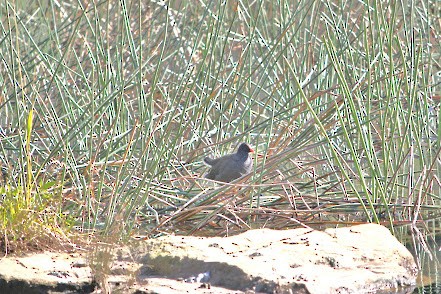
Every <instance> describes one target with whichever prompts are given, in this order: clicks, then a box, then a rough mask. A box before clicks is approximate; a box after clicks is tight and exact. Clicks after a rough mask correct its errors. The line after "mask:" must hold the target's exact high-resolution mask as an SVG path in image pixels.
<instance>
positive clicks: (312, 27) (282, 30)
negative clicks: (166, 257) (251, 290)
mask: <svg viewBox="0 0 441 294" xmlns="http://www.w3.org/2000/svg"><path fill="white" fill-rule="evenodd" d="M291 2H292V1H286V2H284V1H281V2H268V1H265V2H252V3H247V2H236V1H226V2H216V3H212V2H209V3H206V4H205V6H204V5H201V4H198V5H193V4H192V3H191V2H190V1H189V2H188V3H187V2H186V1H182V2H179V1H177V2H173V1H172V2H170V3H168V5H169V6H164V4H160V2H151V3H149V4H148V5H147V4H145V3H142V1H141V2H140V1H101V2H99V3H97V4H93V3H90V4H88V5H87V6H85V7H83V6H81V5H80V3H78V2H74V1H63V2H62V3H59V2H52V1H40V2H38V3H32V4H26V3H25V2H23V3H20V2H18V1H15V2H12V1H11V2H8V1H6V2H3V3H2V4H0V17H1V19H2V22H1V23H2V25H1V34H2V38H1V39H0V46H1V47H0V56H1V58H2V66H1V67H0V70H1V72H2V75H1V80H0V85H1V91H2V92H1V95H0V128H1V137H0V160H1V162H2V165H3V166H4V167H6V168H7V170H8V173H9V174H10V177H9V179H10V180H9V181H10V182H9V184H8V185H9V186H8V189H12V191H16V192H14V193H9V192H8V193H6V192H3V198H2V204H6V203H11V201H12V200H11V199H14V196H13V195H14V194H17V195H18V194H20V193H23V195H24V197H25V198H24V199H25V200H24V201H20V202H21V204H23V205H24V206H20V208H19V209H18V210H19V211H23V212H22V213H24V214H25V215H26V211H29V207H32V205H31V203H29V201H30V200H31V199H32V197H33V196H32V195H38V193H40V191H41V187H40V186H39V185H37V184H36V183H43V185H44V183H55V184H54V185H55V186H57V187H60V188H59V190H57V193H60V194H57V193H55V194H53V196H50V197H53V199H54V200H55V199H57V201H54V202H53V203H52V204H51V205H52V206H54V209H55V211H57V212H59V213H62V214H63V215H67V216H69V218H68V219H69V221H67V219H64V221H65V222H66V224H65V226H64V225H63V224H59V226H60V230H61V231H63V228H66V230H67V228H69V229H70V228H71V227H72V223H71V220H75V225H76V226H77V227H78V228H80V229H81V230H80V231H82V232H100V233H102V234H105V235H113V236H115V237H116V238H115V239H122V240H124V239H126V238H128V237H130V236H132V235H136V234H149V235H157V234H162V233H165V232H172V231H173V232H176V233H182V234H188V233H192V234H201V235H226V234H232V233H235V232H238V231H242V230H246V229H250V228H259V227H272V228H278V229H282V228H289V227H297V226H299V225H300V226H310V225H317V224H321V225H322V224H324V225H326V224H331V225H335V224H350V223H355V222H365V221H370V222H380V223H383V224H386V225H389V226H391V227H393V226H394V225H399V224H403V223H406V222H407V223H409V222H415V223H416V222H419V221H422V220H427V219H434V218H437V217H439V209H440V206H441V205H440V197H439V194H440V189H439V186H440V183H439V176H440V163H439V155H440V150H441V149H440V146H441V145H440V134H441V131H440V127H439V119H438V116H439V98H440V90H439V88H440V85H439V83H440V80H439V71H440V64H439V56H440V55H439V54H440V50H439V49H440V48H439V45H436V44H435V40H437V38H438V39H439V37H440V36H439V32H440V31H441V30H440V27H439V26H440V24H439V22H437V15H439V10H440V7H439V6H440V4H439V3H438V2H436V1H429V2H427V3H426V4H428V5H423V4H412V6H409V7H407V6H405V7H402V6H401V4H400V3H396V2H387V1H380V2H378V1H376V2H373V3H367V4H363V3H361V2H359V1H347V2H344V3H341V4H339V5H340V6H337V5H335V4H334V3H333V2H331V1H312V0H308V1H300V2H294V3H291ZM376 5H378V6H376ZM31 113H32V118H31V122H33V127H32V128H29V116H30V114H31ZM243 141H246V142H249V143H250V144H251V145H253V146H255V149H256V150H257V153H258V154H259V155H260V156H256V158H255V171H254V173H253V174H252V175H250V176H249V177H247V178H246V179H242V180H240V181H239V182H238V183H237V182H236V183H235V185H227V186H219V185H215V184H213V183H210V182H209V181H207V180H204V179H203V175H204V173H205V172H206V167H204V165H203V164H202V159H203V158H204V157H205V156H206V155H207V154H209V153H211V154H213V155H215V156H219V155H222V154H225V153H229V152H232V151H233V150H234V149H235V148H236V146H237V144H238V143H240V142H243ZM54 165H56V166H57V167H56V168H55V167H54ZM5 187H6V186H5ZM22 187H24V188H22ZM14 189H15V190H14ZM5 191H6V190H5ZM10 191H11V190H10ZM45 195H46V194H45ZM58 196H60V197H58ZM61 199H62V201H61ZM58 200H60V201H58ZM37 211H38V210H37ZM3 213H4V215H8V214H11V213H12V212H11V211H10V210H4V211H3ZM45 213H46V210H43V211H38V212H37V213H36V214H35V215H34V218H39V217H40V216H42V215H44V214H45ZM3 223H4V224H5V223H6V222H5V221H3ZM2 228H3V230H5V226H3V227H2ZM31 230H32V229H30V231H31ZM10 232H11V231H8V230H6V235H8V234H10Z"/></svg>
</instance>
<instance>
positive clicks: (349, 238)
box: [141, 224, 418, 293]
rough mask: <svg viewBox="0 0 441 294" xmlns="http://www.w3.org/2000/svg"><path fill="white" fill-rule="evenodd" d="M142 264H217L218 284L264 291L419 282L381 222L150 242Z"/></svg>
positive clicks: (177, 270)
mask: <svg viewBox="0 0 441 294" xmlns="http://www.w3.org/2000/svg"><path fill="white" fill-rule="evenodd" d="M143 246H145V247H143V249H142V250H141V252H145V253H146V255H145V256H144V258H143V259H142V261H143V264H145V265H146V266H147V267H149V268H152V269H154V271H155V272H156V273H157V274H159V275H165V276H168V277H173V278H178V277H183V276H189V275H197V274H198V273H202V272H210V275H211V280H210V282H211V283H212V284H213V285H218V286H223V287H227V288H230V289H238V290H247V289H248V290H254V291H256V292H264V293H272V292H277V291H278V293H281V292H282V293H290V291H294V293H302V292H303V293H363V292H371V291H378V290H385V291H386V292H387V291H389V290H390V289H397V288H399V287H403V286H404V287H406V286H413V285H415V283H416V275H417V272H418V271H417V266H416V264H415V261H414V259H413V256H412V255H411V253H410V252H409V251H408V250H407V249H406V248H405V247H404V246H403V245H402V244H401V243H399V242H398V240H397V239H396V238H395V237H394V236H392V234H391V233H390V232H389V230H388V229H387V228H385V227H383V226H380V225H375V224H365V225H358V226H353V227H346V228H338V229H327V230H325V231H324V232H323V231H316V230H311V229H293V230H285V231H275V230H270V229H260V230H250V231H247V232H245V233H243V234H240V235H237V236H232V237H226V238H221V237H216V238H198V237H182V236H167V237H162V238H159V239H157V240H150V241H148V242H146V243H145V244H144V245H143Z"/></svg>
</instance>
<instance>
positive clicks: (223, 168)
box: [204, 143, 254, 183]
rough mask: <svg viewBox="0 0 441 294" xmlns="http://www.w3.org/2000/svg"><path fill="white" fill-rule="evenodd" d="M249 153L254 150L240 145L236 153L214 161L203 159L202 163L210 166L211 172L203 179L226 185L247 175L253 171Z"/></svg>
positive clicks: (245, 145)
mask: <svg viewBox="0 0 441 294" xmlns="http://www.w3.org/2000/svg"><path fill="white" fill-rule="evenodd" d="M251 152H254V150H253V149H252V148H251V147H250V145H248V144H247V143H242V144H240V146H239V148H238V149H237V152H236V153H233V154H229V155H225V156H222V157H219V158H216V159H213V158H210V157H205V159H204V162H205V163H206V164H208V165H210V166H211V170H210V171H209V172H208V174H206V175H205V177H206V178H207V179H210V180H215V181H220V182H226V183H228V182H231V181H233V180H235V179H238V178H240V177H243V176H245V175H247V174H249V173H250V172H251V170H252V169H253V160H252V159H251V157H250V156H249V153H251Z"/></svg>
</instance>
